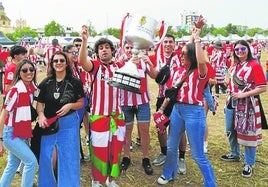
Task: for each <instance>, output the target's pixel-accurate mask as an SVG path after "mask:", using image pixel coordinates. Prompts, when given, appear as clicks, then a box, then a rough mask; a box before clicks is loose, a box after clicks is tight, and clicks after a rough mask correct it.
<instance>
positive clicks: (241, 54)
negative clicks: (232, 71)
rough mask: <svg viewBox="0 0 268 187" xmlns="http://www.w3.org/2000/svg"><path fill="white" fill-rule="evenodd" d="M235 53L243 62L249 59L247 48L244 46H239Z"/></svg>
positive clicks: (236, 47)
mask: <svg viewBox="0 0 268 187" xmlns="http://www.w3.org/2000/svg"><path fill="white" fill-rule="evenodd" d="M234 52H235V54H236V56H237V57H238V58H239V59H240V61H241V62H243V61H245V60H246V59H247V56H248V48H247V46H244V45H242V44H237V45H236V46H235V48H234Z"/></svg>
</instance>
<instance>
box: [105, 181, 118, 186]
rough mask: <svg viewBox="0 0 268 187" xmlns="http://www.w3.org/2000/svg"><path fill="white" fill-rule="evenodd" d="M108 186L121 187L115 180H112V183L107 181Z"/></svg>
mask: <svg viewBox="0 0 268 187" xmlns="http://www.w3.org/2000/svg"><path fill="white" fill-rule="evenodd" d="M106 186H107V187H119V185H118V184H116V182H115V181H114V180H112V181H110V182H109V181H106Z"/></svg>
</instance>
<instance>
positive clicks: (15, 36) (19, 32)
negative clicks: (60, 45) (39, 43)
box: [7, 27, 38, 41]
mask: <svg viewBox="0 0 268 187" xmlns="http://www.w3.org/2000/svg"><path fill="white" fill-rule="evenodd" d="M25 35H30V36H31V37H33V38H36V37H38V33H37V32H36V31H35V30H33V29H31V28H30V27H23V28H20V29H16V30H15V31H14V32H13V33H12V34H11V35H7V37H8V38H9V39H11V40H13V41H18V40H19V39H20V38H22V37H24V36H25Z"/></svg>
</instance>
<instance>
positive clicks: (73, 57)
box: [66, 47, 78, 63]
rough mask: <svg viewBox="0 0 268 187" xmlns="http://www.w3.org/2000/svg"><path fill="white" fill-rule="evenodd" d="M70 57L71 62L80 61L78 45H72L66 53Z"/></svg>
mask: <svg viewBox="0 0 268 187" xmlns="http://www.w3.org/2000/svg"><path fill="white" fill-rule="evenodd" d="M66 54H67V56H68V58H69V59H70V62H71V63H74V62H77V61H78V49H77V47H72V48H71V49H69V51H68V52H67V53H66Z"/></svg>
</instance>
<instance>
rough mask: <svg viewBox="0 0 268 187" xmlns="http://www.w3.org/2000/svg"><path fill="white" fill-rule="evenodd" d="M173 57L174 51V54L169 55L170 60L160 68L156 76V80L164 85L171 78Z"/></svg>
mask: <svg viewBox="0 0 268 187" xmlns="http://www.w3.org/2000/svg"><path fill="white" fill-rule="evenodd" d="M172 57H173V53H172V55H171V56H170V57H169V60H168V62H167V63H166V65H164V66H163V67H162V68H161V69H160V71H159V73H158V74H157V76H156V78H155V82H156V83H157V84H160V85H164V84H165V83H166V82H167V81H168V79H169V77H170V62H171V59H172Z"/></svg>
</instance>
